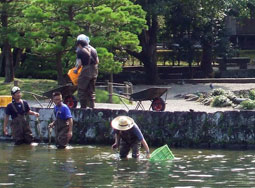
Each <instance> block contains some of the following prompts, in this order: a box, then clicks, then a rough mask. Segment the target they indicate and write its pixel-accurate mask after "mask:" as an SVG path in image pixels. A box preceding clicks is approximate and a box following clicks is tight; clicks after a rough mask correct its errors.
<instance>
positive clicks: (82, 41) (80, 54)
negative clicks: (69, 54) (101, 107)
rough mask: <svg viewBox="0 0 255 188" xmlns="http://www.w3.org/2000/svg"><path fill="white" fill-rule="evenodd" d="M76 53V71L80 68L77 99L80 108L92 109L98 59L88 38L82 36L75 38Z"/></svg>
mask: <svg viewBox="0 0 255 188" xmlns="http://www.w3.org/2000/svg"><path fill="white" fill-rule="evenodd" d="M76 53H77V62H78V69H79V68H80V67H82V70H81V73H80V75H79V77H78V97H79V99H80V104H81V108H87V107H89V108H94V106H95V98H96V94H95V85H96V79H97V76H98V63H99V59H98V56H97V51H96V49H95V48H93V47H92V46H90V45H89V37H87V36H86V35H84V34H81V35H79V36H78V37H77V50H76Z"/></svg>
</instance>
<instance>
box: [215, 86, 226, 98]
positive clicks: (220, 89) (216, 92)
mask: <svg viewBox="0 0 255 188" xmlns="http://www.w3.org/2000/svg"><path fill="white" fill-rule="evenodd" d="M224 94H225V90H224V89H222V88H219V89H214V90H213V91H212V95H213V96H218V95H224Z"/></svg>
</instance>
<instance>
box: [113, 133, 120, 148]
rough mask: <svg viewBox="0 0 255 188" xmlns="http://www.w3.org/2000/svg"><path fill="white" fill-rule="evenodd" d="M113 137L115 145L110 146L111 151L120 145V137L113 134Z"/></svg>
mask: <svg viewBox="0 0 255 188" xmlns="http://www.w3.org/2000/svg"><path fill="white" fill-rule="evenodd" d="M114 137H115V143H114V144H113V145H112V149H113V150H114V149H116V148H118V147H119V144H120V135H119V134H118V133H115V134H114Z"/></svg>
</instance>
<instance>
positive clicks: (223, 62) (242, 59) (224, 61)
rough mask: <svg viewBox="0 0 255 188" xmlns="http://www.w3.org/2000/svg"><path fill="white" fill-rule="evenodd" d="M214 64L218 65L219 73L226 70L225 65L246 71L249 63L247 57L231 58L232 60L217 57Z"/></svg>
mask: <svg viewBox="0 0 255 188" xmlns="http://www.w3.org/2000/svg"><path fill="white" fill-rule="evenodd" d="M216 62H217V63H219V68H220V71H226V70H227V64H236V65H239V68H240V69H247V64H248V63H249V62H250V58H249V57H232V58H226V59H225V58H221V57H217V58H216Z"/></svg>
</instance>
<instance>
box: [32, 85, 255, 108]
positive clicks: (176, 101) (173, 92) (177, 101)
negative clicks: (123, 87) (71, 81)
mask: <svg viewBox="0 0 255 188" xmlns="http://www.w3.org/2000/svg"><path fill="white" fill-rule="evenodd" d="M210 84H212V86H213V88H214V89H216V88H222V89H224V90H230V91H236V90H248V89H254V88H255V83H199V84H185V83H183V84H168V85H157V86H150V85H134V87H133V89H134V93H136V92H139V91H142V90H145V89H148V88H152V87H163V88H168V95H167V98H166V109H165V111H171V112H173V111H190V110H194V111H204V112H216V111H227V110H235V111H239V110H238V109H233V108H232V107H228V108H215V107H210V106H204V105H202V104H200V103H198V102H195V101H186V100H184V99H183V98H180V97H177V96H178V95H185V94H190V93H196V92H210V91H212V89H211V87H210ZM165 97H166V96H165V95H164V96H162V98H163V99H165ZM28 102H29V104H30V106H31V107H40V105H39V104H38V102H36V101H28ZM41 102H42V104H43V106H44V107H46V106H47V104H48V100H45V101H41ZM142 104H143V106H144V108H145V110H149V107H150V105H151V101H142ZM135 107H136V101H133V104H132V105H128V109H129V110H133V109H135ZM78 108H79V106H78ZM95 108H101V109H123V110H127V111H128V109H127V107H126V106H125V105H124V104H108V103H96V105H95ZM140 110H141V109H140Z"/></svg>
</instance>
